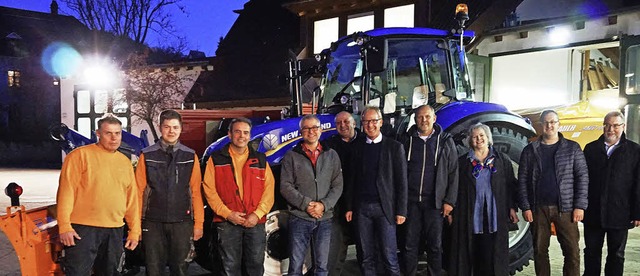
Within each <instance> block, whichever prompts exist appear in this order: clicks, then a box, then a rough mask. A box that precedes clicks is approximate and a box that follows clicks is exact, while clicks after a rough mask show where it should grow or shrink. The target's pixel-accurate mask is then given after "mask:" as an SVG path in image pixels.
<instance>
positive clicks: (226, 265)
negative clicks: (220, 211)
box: [215, 221, 267, 276]
mask: <svg viewBox="0 0 640 276" xmlns="http://www.w3.org/2000/svg"><path fill="white" fill-rule="evenodd" d="M215 227H216V230H217V231H218V239H217V240H218V252H220V257H221V258H222V268H223V269H222V275H227V276H235V275H248V276H262V274H264V251H265V246H266V243H267V236H266V234H265V231H264V223H259V224H256V226H254V227H252V228H245V227H242V226H240V225H233V224H232V223H230V222H226V221H225V222H218V223H215ZM243 266H244V268H245V271H246V273H242V267H243Z"/></svg>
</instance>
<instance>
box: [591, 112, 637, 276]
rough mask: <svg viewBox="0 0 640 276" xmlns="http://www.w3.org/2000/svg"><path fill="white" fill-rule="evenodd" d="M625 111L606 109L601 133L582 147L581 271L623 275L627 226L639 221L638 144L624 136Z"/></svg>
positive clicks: (595, 273) (629, 226)
mask: <svg viewBox="0 0 640 276" xmlns="http://www.w3.org/2000/svg"><path fill="white" fill-rule="evenodd" d="M624 126H625V125H624V115H622V113H620V112H619V111H612V112H609V113H608V114H607V115H606V116H605V117H604V134H603V135H602V136H600V138H598V140H595V141H593V142H591V143H589V144H587V146H586V147H585V148H584V155H585V157H586V159H587V166H588V167H589V209H587V210H586V212H585V216H584V242H585V245H586V247H585V249H584V275H585V276H589V275H600V271H601V268H602V267H601V260H602V245H603V243H604V236H605V234H606V236H607V249H608V253H607V262H606V264H605V268H604V274H605V275H608V276H609V275H620V276H621V275H623V270H624V250H625V246H626V244H627V235H628V229H629V228H633V227H637V226H638V225H640V146H639V145H638V144H636V143H634V142H633V141H629V140H627V139H626V138H625V134H624Z"/></svg>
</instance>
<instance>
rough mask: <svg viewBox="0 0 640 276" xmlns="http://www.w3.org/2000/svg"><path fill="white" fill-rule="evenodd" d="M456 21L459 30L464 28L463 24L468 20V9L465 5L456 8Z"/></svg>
mask: <svg viewBox="0 0 640 276" xmlns="http://www.w3.org/2000/svg"><path fill="white" fill-rule="evenodd" d="M455 14H456V20H457V21H458V24H460V28H462V27H464V23H465V22H467V20H469V8H468V7H467V5H466V4H458V5H457V6H456V13H455Z"/></svg>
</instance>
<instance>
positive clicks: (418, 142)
mask: <svg viewBox="0 0 640 276" xmlns="http://www.w3.org/2000/svg"><path fill="white" fill-rule="evenodd" d="M414 116H415V117H414V119H415V122H416V124H415V125H414V126H412V127H411V128H410V129H409V132H408V134H409V136H408V137H407V138H405V139H403V140H404V141H403V142H402V143H403V144H404V149H405V151H406V153H407V163H408V177H409V178H408V181H409V204H408V212H409V214H408V217H407V224H406V226H405V227H406V235H405V244H404V248H403V249H404V250H403V251H404V252H403V253H404V267H403V269H404V274H405V275H411V276H413V275H416V272H417V267H418V250H419V248H420V241H421V240H422V239H421V238H422V236H423V235H422V234H423V233H424V237H425V241H426V243H425V248H426V249H427V263H428V264H429V266H428V270H429V275H433V276H437V275H440V274H441V273H442V227H443V218H448V217H449V215H450V213H451V211H452V210H453V207H454V206H455V204H456V199H457V197H458V151H457V150H456V145H455V143H454V142H453V138H452V137H451V135H450V134H449V133H446V132H444V131H442V127H441V126H440V125H439V124H436V123H435V122H436V114H435V112H434V110H433V108H432V107H431V106H429V105H423V106H421V107H418V108H417V109H416V112H415V115H414Z"/></svg>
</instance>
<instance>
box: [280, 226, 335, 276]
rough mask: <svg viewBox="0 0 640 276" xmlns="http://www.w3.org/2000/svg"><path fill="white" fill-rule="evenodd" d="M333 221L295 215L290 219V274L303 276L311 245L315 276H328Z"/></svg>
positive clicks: (291, 275)
mask: <svg viewBox="0 0 640 276" xmlns="http://www.w3.org/2000/svg"><path fill="white" fill-rule="evenodd" d="M332 224H333V221H332V220H331V219H327V220H322V221H317V220H306V219H302V218H299V217H296V216H294V215H292V216H290V217H289V252H290V256H289V274H288V275H290V276H302V266H303V264H304V259H305V256H306V255H307V249H308V248H309V244H311V249H312V250H311V254H312V256H313V269H314V275H319V276H326V275H328V271H327V263H328V262H329V243H330V242H331V225H332Z"/></svg>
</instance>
